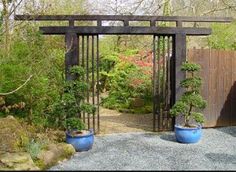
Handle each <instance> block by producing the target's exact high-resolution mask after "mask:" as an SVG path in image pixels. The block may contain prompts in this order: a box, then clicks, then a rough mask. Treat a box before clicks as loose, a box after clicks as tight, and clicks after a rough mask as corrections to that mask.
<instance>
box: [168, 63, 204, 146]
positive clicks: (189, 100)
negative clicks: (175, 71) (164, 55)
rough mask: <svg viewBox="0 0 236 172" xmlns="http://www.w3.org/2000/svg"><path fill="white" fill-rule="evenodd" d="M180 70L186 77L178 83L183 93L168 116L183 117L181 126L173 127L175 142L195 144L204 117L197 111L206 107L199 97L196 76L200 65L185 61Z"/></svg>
mask: <svg viewBox="0 0 236 172" xmlns="http://www.w3.org/2000/svg"><path fill="white" fill-rule="evenodd" d="M181 70H182V71H184V72H186V75H187V77H186V79H184V80H183V81H181V83H180V85H181V87H182V88H184V89H185V92H184V94H183V95H182V97H181V98H180V99H179V100H178V101H177V102H176V103H175V104H174V106H173V107H172V108H171V110H170V114H171V115H172V116H173V117H174V116H178V115H182V116H183V117H184V123H183V124H177V125H175V136H176V140H177V141H178V142H181V143H197V142H198V141H199V140H200V138H201V136H202V124H203V123H204V116H203V114H202V113H200V112H199V110H202V109H204V108H205V107H206V101H205V100H204V99H203V98H202V96H201V95H200V87H201V84H202V80H201V78H200V77H199V76H198V75H197V73H198V72H199V70H200V65H198V64H195V63H189V62H188V61H186V62H184V63H183V64H182V66H181Z"/></svg>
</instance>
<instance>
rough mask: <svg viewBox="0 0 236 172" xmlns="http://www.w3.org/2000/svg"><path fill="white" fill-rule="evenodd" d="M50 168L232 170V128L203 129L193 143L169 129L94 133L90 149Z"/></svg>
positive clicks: (235, 152) (235, 140)
mask: <svg viewBox="0 0 236 172" xmlns="http://www.w3.org/2000/svg"><path fill="white" fill-rule="evenodd" d="M50 170H236V127H227V128H217V129H204V130H203V138H202V140H201V141H200V142H199V143H197V144H180V143H177V142H175V138H174V135H173V132H166V133H161V134H160V133H147V132H142V133H123V134H110V135H105V136H96V137H95V143H94V146H93V149H92V150H90V151H88V152H81V153H77V154H75V155H74V157H72V158H71V159H70V160H69V161H65V162H63V163H61V164H59V165H57V166H55V167H53V168H51V169H50Z"/></svg>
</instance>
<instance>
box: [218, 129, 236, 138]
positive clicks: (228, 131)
mask: <svg viewBox="0 0 236 172" xmlns="http://www.w3.org/2000/svg"><path fill="white" fill-rule="evenodd" d="M215 129H216V130H218V131H221V132H223V133H226V134H229V135H231V136H233V137H236V127H222V128H215Z"/></svg>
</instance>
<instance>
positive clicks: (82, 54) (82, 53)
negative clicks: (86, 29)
mask: <svg viewBox="0 0 236 172" xmlns="http://www.w3.org/2000/svg"><path fill="white" fill-rule="evenodd" d="M81 44H82V52H81V58H82V67H83V69H84V70H85V63H84V62H85V60H84V55H85V54H84V44H85V42H84V35H82V42H81ZM83 81H84V82H85V76H83ZM84 94H86V93H84ZM83 103H84V100H83ZM83 122H84V123H85V112H83Z"/></svg>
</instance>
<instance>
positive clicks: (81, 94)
mask: <svg viewBox="0 0 236 172" xmlns="http://www.w3.org/2000/svg"><path fill="white" fill-rule="evenodd" d="M70 73H71V74H72V75H75V76H76V79H75V80H69V81H65V83H64V93H63V94H62V95H61V98H60V99H58V101H57V102H55V104H54V105H53V107H52V111H51V113H49V114H48V122H49V126H53V127H57V128H61V129H68V130H71V129H72V128H73V127H75V126H76V125H78V126H77V127H76V128H77V129H81V128H83V126H84V125H83V124H82V121H81V120H80V119H79V118H78V117H81V114H82V112H86V113H88V114H92V113H94V112H95V111H96V108H95V107H94V106H93V105H91V104H88V103H84V102H83V100H84V99H85V94H86V91H87V90H88V89H89V86H88V85H87V84H86V83H85V82H83V81H82V77H83V76H84V74H85V71H84V69H83V68H82V67H80V66H73V67H71V68H70ZM76 118H77V119H76ZM67 127H68V128H67Z"/></svg>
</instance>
